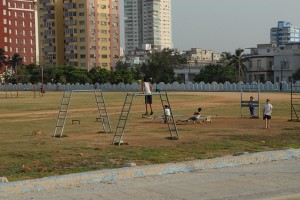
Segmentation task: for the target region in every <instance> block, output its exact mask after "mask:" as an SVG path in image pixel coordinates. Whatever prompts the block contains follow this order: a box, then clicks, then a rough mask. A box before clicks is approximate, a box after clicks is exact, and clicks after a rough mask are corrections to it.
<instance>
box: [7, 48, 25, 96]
mask: <svg viewBox="0 0 300 200" xmlns="http://www.w3.org/2000/svg"><path fill="white" fill-rule="evenodd" d="M9 64H10V66H11V68H12V71H13V72H14V75H15V79H16V84H17V97H18V96H19V89H18V66H21V65H23V59H22V57H21V56H20V54H18V53H14V55H13V56H12V57H11V59H10V60H9Z"/></svg>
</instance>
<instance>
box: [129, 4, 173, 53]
mask: <svg viewBox="0 0 300 200" xmlns="http://www.w3.org/2000/svg"><path fill="white" fill-rule="evenodd" d="M170 1H171V0H125V1H124V15H125V50H126V52H131V51H134V50H150V49H153V50H159V51H160V50H162V49H164V48H172V47H173V44H172V30H171V12H170V10H171V3H170Z"/></svg>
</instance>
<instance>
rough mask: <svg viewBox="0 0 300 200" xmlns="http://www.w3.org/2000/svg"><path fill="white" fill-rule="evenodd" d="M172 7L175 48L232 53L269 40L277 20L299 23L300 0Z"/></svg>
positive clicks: (174, 3) (204, 0)
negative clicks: (195, 48) (194, 48)
mask: <svg viewBox="0 0 300 200" xmlns="http://www.w3.org/2000/svg"><path fill="white" fill-rule="evenodd" d="M121 1H122V3H121V9H123V0H121ZM171 7H172V29H173V43H174V48H178V49H180V50H187V49H190V48H193V47H198V48H202V49H207V50H213V51H215V52H219V53H221V52H223V51H231V52H233V51H234V50H235V49H237V48H239V47H240V48H248V47H255V46H256V44H263V43H269V42H270V28H271V27H274V26H277V22H278V21H281V20H285V21H289V22H291V23H292V24H293V25H295V26H300V0H171ZM123 22H124V18H121V23H122V24H123ZM121 28H122V29H123V26H121ZM122 32H123V33H124V30H123V31H122ZM121 38H122V39H121V41H122V46H124V45H123V44H124V39H123V38H124V34H123V35H121Z"/></svg>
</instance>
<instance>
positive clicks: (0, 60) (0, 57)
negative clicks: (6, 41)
mask: <svg viewBox="0 0 300 200" xmlns="http://www.w3.org/2000/svg"><path fill="white" fill-rule="evenodd" d="M6 64H7V57H6V56H5V51H4V50H3V49H1V48H0V68H1V67H2V66H3V65H6Z"/></svg>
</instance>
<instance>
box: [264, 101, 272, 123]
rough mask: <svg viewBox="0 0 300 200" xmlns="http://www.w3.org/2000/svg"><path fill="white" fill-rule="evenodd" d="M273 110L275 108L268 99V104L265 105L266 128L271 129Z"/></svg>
mask: <svg viewBox="0 0 300 200" xmlns="http://www.w3.org/2000/svg"><path fill="white" fill-rule="evenodd" d="M272 109H273V106H272V104H271V103H270V99H267V100H266V103H265V105H264V118H263V119H264V120H265V122H266V124H265V128H270V121H271V114H272Z"/></svg>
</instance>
